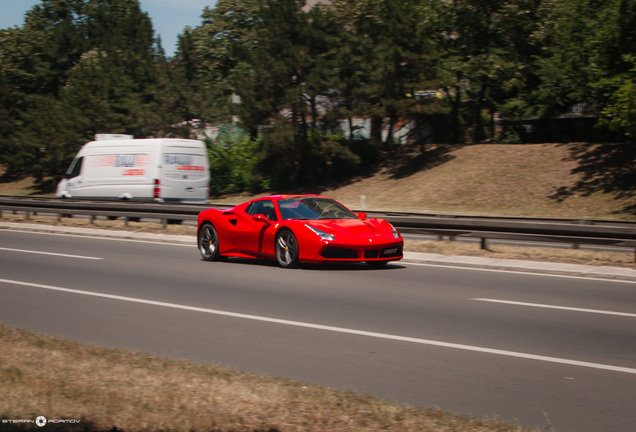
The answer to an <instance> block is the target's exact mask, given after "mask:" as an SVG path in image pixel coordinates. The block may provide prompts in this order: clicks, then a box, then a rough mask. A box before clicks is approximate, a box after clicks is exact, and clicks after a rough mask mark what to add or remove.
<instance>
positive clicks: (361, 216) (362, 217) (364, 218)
mask: <svg viewBox="0 0 636 432" xmlns="http://www.w3.org/2000/svg"><path fill="white" fill-rule="evenodd" d="M358 217H359V218H360V220H366V218H367V214H366V213H362V212H360V213H358Z"/></svg>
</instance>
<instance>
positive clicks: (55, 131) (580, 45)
mask: <svg viewBox="0 0 636 432" xmlns="http://www.w3.org/2000/svg"><path fill="white" fill-rule="evenodd" d="M305 3H306V2H304V1H302V0H247V1H239V0H218V2H217V3H216V5H215V6H214V7H206V8H205V10H204V11H203V14H202V22H201V24H200V25H199V26H197V27H194V28H189V27H188V28H185V29H184V32H183V33H182V34H181V35H180V37H179V48H178V50H177V53H176V55H175V56H174V57H173V58H172V59H166V57H165V55H164V53H163V50H162V49H161V46H160V42H158V41H156V40H155V39H154V31H153V28H152V23H151V21H150V19H149V17H148V16H147V15H146V14H145V13H144V12H143V11H141V9H140V7H139V0H110V1H103V0H42V1H41V2H40V3H38V4H37V5H35V6H34V7H33V8H32V9H31V10H30V11H29V12H28V13H27V15H26V19H25V22H24V25H23V26H22V27H18V28H13V29H6V30H0V163H3V164H4V165H5V167H7V168H8V170H9V172H10V173H11V174H12V175H20V174H31V175H33V176H35V177H36V178H37V179H42V180H43V179H45V178H47V177H55V176H56V174H57V173H59V172H60V171H62V170H63V169H64V168H65V167H66V165H67V164H68V162H69V160H70V158H71V157H72V156H73V154H74V153H75V151H76V150H77V148H78V147H79V146H80V145H81V144H82V143H83V142H85V141H88V140H90V139H91V138H92V137H93V135H94V134H96V133H127V134H133V135H135V136H136V137H147V136H188V134H189V132H190V131H189V128H188V127H184V126H180V125H183V124H187V122H188V121H189V120H192V119H195V118H196V119H200V120H201V121H202V122H203V123H213V124H228V123H230V122H234V121H235V120H236V119H238V122H239V124H240V125H241V126H242V127H243V128H244V129H245V130H246V131H248V134H249V138H248V137H240V138H236V137H235V138H233V139H228V138H224V139H222V140H221V141H220V142H218V143H214V145H212V144H211V143H209V148H210V152H211V155H212V167H213V170H214V173H215V178H216V179H217V180H218V181H217V182H216V183H214V182H213V193H216V194H219V193H227V192H238V191H242V190H251V191H257V190H260V189H267V188H270V187H271V188H276V189H285V188H294V187H298V188H300V187H305V186H307V185H310V186H311V185H317V184H326V183H329V182H333V181H338V180H339V179H342V178H344V177H346V176H349V175H351V174H352V173H354V172H357V171H358V170H360V169H361V167H363V166H365V165H368V164H370V163H374V162H375V161H376V160H377V157H378V154H379V152H380V151H381V150H383V149H387V148H388V149H390V148H391V146H393V145H394V142H395V139H394V132H395V131H396V129H397V125H398V124H399V123H400V122H401V121H403V120H418V121H421V123H422V124H426V123H435V124H443V125H444V127H443V128H442V129H444V135H445V136H446V137H448V140H450V141H454V142H462V141H468V142H479V141H484V140H499V141H501V140H508V141H509V140H515V141H519V140H520V138H519V135H518V134H517V135H516V136H513V135H514V131H509V132H510V133H508V132H506V134H507V136H503V137H497V136H495V130H494V118H495V113H500V114H501V115H503V117H504V118H506V120H510V121H514V120H520V119H524V118H528V117H530V118H537V117H539V118H541V117H554V116H559V115H562V114H564V113H567V112H568V110H570V109H571V107H572V106H574V105H577V106H579V107H586V109H587V110H588V111H587V112H586V114H590V115H600V116H601V117H602V119H601V121H600V124H601V125H602V126H604V127H607V128H608V129H609V130H610V131H611V132H615V133H617V134H624V135H626V136H627V137H630V138H631V139H636V138H635V136H636V127H635V126H634V125H635V124H636V120H635V118H636V113H635V112H634V104H635V102H634V99H635V98H636V96H635V95H634V93H635V90H634V80H635V79H636V66H635V61H634V58H635V57H636V33H634V30H633V29H634V28H636V1H634V0H608V1H598V0H517V1H514V2H511V1H506V0H332V1H331V2H330V4H329V5H325V4H321V5H318V6H315V7H313V8H306V7H304V6H305ZM417 90H434V91H437V90H441V95H442V97H441V98H437V97H435V98H424V99H421V98H415V97H409V95H412V94H413V92H414V91H417ZM235 95H238V96H240V101H241V103H236V102H237V100H236V97H233V96H235ZM354 118H368V119H371V121H370V124H371V131H370V139H368V140H354V135H353V131H352V133H351V135H349V136H348V137H343V136H342V133H341V131H340V130H339V129H338V127H337V124H338V122H339V121H341V120H343V121H349V122H350V123H352V122H353V119H354ZM440 119H443V120H440ZM418 139H419V138H418ZM421 144H422V146H423V144H424V140H422V143H421Z"/></svg>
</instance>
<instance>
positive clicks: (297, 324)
mask: <svg viewBox="0 0 636 432" xmlns="http://www.w3.org/2000/svg"><path fill="white" fill-rule="evenodd" d="M0 283H6V284H10V285H21V286H28V287H32V288H41V289H47V290H52V291H59V292H65V293H70V294H80V295H85V296H90V297H100V298H105V299H110V300H120V301H125V302H130V303H140V304H145V305H150V306H160V307H166V308H171V309H179V310H185V311H191V312H201V313H207V314H211V315H220V316H226V317H232V318H241V319H247V320H252V321H260V322H267V323H273V324H281V325H287V326H292V327H302V328H309V329H314V330H324V331H330V332H334V333H344V334H351V335H356V336H366V337H372V338H377V339H386V340H392V341H399V342H408V343H415V344H420V345H431V346H438V347H443V348H453V349H459V350H464V351H473V352H479V353H486V354H495V355H500V356H507V357H516V358H522V359H527V360H537V361H543V362H549V363H559V364H565V365H569V366H579V367H585V368H592V369H601V370H606V371H612V372H622V373H628V374H636V369H634V368H628V367H622V366H613V365H606V364H601V363H590V362H584V361H578V360H569V359H562V358H558V357H548V356H542V355H535V354H527V353H520V352H514V351H506V350H500V349H492V348H483V347H478V346H471V345H462V344H456V343H450V342H442V341H435V340H428V339H418V338H413V337H407V336H397V335H391V334H386V333H375V332H369V331H363V330H355V329H348V328H342V327H332V326H326V325H320V324H311V323H305V322H299V321H289V320H284V319H278V318H269V317H263V316H257V315H247V314H242V313H236V312H228V311H221V310H215V309H206V308H200V307H195V306H186V305H179V304H174V303H165V302H159V301H154V300H146V299H140V298H134V297H124V296H118V295H112V294H103V293H98V292H91V291H80V290H75V289H70V288H62V287H56V286H52V285H42V284H36V283H30V282H22V281H14V280H8V279H0Z"/></svg>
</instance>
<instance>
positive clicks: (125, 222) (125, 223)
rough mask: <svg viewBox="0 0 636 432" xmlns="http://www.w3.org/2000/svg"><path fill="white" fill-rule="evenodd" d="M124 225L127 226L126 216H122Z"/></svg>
mask: <svg viewBox="0 0 636 432" xmlns="http://www.w3.org/2000/svg"><path fill="white" fill-rule="evenodd" d="M124 225H125V226H128V216H124Z"/></svg>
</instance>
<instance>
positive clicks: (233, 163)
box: [205, 134, 268, 196]
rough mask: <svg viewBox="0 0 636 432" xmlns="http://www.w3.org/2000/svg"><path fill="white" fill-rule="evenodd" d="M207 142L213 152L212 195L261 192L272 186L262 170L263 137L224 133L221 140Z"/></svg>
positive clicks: (211, 161) (211, 167)
mask: <svg viewBox="0 0 636 432" xmlns="http://www.w3.org/2000/svg"><path fill="white" fill-rule="evenodd" d="M205 143H206V146H207V148H208V153H209V155H210V174H211V181H210V195H212V196H218V195H222V194H227V193H237V192H243V191H249V192H259V191H261V190H262V189H264V188H265V189H266V188H267V187H268V184H267V182H264V181H263V180H262V179H261V178H260V177H259V173H258V164H259V161H260V156H259V150H260V147H261V145H262V142H261V140H260V139H257V140H251V139H250V138H249V136H247V135H242V134H241V135H224V136H223V137H222V138H221V139H220V140H219V141H213V140H211V139H209V138H208V139H206V140H205Z"/></svg>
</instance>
